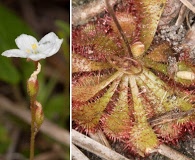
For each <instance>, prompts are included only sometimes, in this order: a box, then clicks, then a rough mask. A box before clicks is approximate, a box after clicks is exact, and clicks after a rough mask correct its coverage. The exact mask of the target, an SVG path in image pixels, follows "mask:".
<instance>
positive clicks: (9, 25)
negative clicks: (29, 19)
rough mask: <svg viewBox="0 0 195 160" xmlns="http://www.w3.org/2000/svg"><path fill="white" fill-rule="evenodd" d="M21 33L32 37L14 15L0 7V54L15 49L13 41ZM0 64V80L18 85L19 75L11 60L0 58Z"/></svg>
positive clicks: (24, 25) (26, 27)
mask: <svg viewBox="0 0 195 160" xmlns="http://www.w3.org/2000/svg"><path fill="white" fill-rule="evenodd" d="M22 33H25V34H30V35H34V34H33V32H32V31H31V29H30V28H29V27H28V26H27V25H26V24H25V23H24V22H22V21H21V20H20V19H19V18H18V17H17V16H16V15H15V14H14V13H12V12H11V11H10V10H8V9H6V8H5V7H3V6H1V5H0V53H2V52H3V51H5V50H8V49H13V48H16V44H15V39H16V37H17V36H19V35H20V34H22ZM0 62H1V63H0V80H3V81H5V82H7V83H11V84H17V83H19V82H20V79H21V75H20V73H19V72H18V70H17V69H16V67H15V66H14V65H13V63H12V61H11V59H10V58H6V57H3V56H0ZM24 68H25V67H24Z"/></svg>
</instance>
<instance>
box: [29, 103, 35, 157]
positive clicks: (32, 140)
mask: <svg viewBox="0 0 195 160" xmlns="http://www.w3.org/2000/svg"><path fill="white" fill-rule="evenodd" d="M30 108H31V139H30V160H33V159H34V146H35V135H36V132H35V124H34V123H35V106H34V102H33V103H31V106H30Z"/></svg>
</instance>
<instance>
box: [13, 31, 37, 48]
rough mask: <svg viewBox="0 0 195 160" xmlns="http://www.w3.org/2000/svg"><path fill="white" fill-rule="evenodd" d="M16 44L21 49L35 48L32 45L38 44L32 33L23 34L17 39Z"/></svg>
mask: <svg viewBox="0 0 195 160" xmlns="http://www.w3.org/2000/svg"><path fill="white" fill-rule="evenodd" d="M15 42H16V45H17V46H18V48H19V49H21V50H23V51H26V50H30V51H31V50H33V48H32V45H34V44H36V45H37V46H38V42H37V40H36V39H35V38H34V37H33V36H30V35H26V34H21V35H20V36H19V37H17V38H16V40H15Z"/></svg>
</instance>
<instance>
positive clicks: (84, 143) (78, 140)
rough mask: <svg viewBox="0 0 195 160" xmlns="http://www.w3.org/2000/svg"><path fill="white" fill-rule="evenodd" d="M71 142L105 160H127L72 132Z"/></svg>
mask: <svg viewBox="0 0 195 160" xmlns="http://www.w3.org/2000/svg"><path fill="white" fill-rule="evenodd" d="M72 142H73V143H74V144H75V145H78V146H79V147H82V148H83V149H86V150H87V151H89V152H91V153H94V154H96V155H97V156H99V157H101V158H104V159H107V160H116V159H120V160H129V159H127V158H125V157H124V156H122V155H120V154H119V153H116V152H115V151H113V150H111V149H109V148H107V147H105V146H103V145H102V144H100V143H98V142H96V141H94V140H92V139H91V138H89V137H87V136H85V135H83V134H81V133H79V132H77V131H75V130H72Z"/></svg>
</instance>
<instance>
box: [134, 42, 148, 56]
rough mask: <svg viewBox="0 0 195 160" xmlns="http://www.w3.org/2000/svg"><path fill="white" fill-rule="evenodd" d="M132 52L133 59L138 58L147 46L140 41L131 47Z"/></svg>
mask: <svg viewBox="0 0 195 160" xmlns="http://www.w3.org/2000/svg"><path fill="white" fill-rule="evenodd" d="M131 52H132V54H133V57H135V58H137V57H139V56H141V55H143V53H144V52H145V46H144V44H143V43H142V42H140V41H138V42H135V43H133V44H132V45H131Z"/></svg>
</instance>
